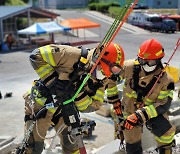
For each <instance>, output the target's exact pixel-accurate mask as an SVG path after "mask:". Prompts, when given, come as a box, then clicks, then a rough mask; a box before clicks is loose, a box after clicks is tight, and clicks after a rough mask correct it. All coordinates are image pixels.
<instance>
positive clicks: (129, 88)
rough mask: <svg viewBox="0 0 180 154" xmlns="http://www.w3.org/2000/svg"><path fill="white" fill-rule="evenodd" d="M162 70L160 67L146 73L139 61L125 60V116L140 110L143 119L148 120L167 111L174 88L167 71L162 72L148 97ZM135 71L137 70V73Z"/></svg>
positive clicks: (123, 100) (123, 99)
mask: <svg viewBox="0 0 180 154" xmlns="http://www.w3.org/2000/svg"><path fill="white" fill-rule="evenodd" d="M135 67H136V68H135ZM137 69H139V70H137ZM161 70H162V69H160V68H159V69H157V70H156V71H154V72H152V73H149V74H148V75H146V73H145V71H144V70H143V68H141V66H140V64H139V63H138V61H136V60H128V61H126V62H125V64H124V70H123V73H122V78H124V79H125V83H124V88H123V98H122V108H123V111H124V113H123V115H124V116H125V117H127V116H128V115H130V114H132V113H134V112H135V111H138V112H139V113H140V115H141V116H142V119H143V121H144V122H146V121H147V120H149V119H151V118H155V117H157V116H158V115H163V114H166V113H167V111H168V110H169V107H170V104H171V100H172V99H173V90H174V82H173V79H172V78H171V77H170V75H169V74H168V73H167V72H164V73H163V74H162V76H161V77H160V79H159V81H158V82H157V84H156V85H155V87H154V88H153V90H152V92H151V93H150V95H149V97H148V98H146V96H147V94H148V92H149V91H150V89H151V87H152V86H153V85H154V83H155V81H156V79H157V77H158V76H159V74H160V73H161ZM135 71H137V72H136V75H135ZM137 75H138V77H137ZM153 80H154V81H153ZM139 99H140V102H138V101H139ZM142 103H143V104H142ZM142 111H143V112H142Z"/></svg>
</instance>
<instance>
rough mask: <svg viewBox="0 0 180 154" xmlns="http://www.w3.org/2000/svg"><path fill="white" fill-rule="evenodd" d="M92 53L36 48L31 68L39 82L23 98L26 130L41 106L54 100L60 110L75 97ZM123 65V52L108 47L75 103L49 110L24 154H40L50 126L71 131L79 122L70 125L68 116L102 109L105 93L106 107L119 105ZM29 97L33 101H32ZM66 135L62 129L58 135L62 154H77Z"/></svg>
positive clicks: (66, 49) (88, 51) (89, 64)
mask: <svg viewBox="0 0 180 154" xmlns="http://www.w3.org/2000/svg"><path fill="white" fill-rule="evenodd" d="M94 50H95V49H91V50H86V49H83V48H77V47H71V46H66V45H54V44H51V45H47V46H43V47H40V48H37V49H35V50H34V51H33V52H32V53H31V55H30V61H31V64H32V66H33V68H34V70H35V71H36V73H37V74H38V75H39V77H40V79H39V80H37V81H35V85H34V86H33V88H32V90H31V91H32V92H31V94H30V93H26V94H25V95H24V98H25V128H26V130H27V129H28V126H29V124H30V123H31V118H32V117H33V116H32V114H33V113H36V112H37V111H38V110H39V109H40V108H41V107H42V106H43V105H44V104H46V103H49V102H52V96H53V98H54V96H55V100H56V101H57V102H59V104H60V105H61V106H62V104H61V103H62V102H64V101H65V100H68V99H70V98H71V97H72V96H73V95H74V94H75V92H76V90H77V89H78V87H79V85H81V82H82V81H83V78H84V76H86V73H88V72H89V71H90V69H91V68H92V66H93V52H94ZM123 63H124V51H123V49H122V48H121V47H120V46H119V45H118V44H115V43H111V44H110V45H109V46H108V48H107V49H106V51H105V54H104V55H103V57H102V60H101V61H100V62H99V64H98V65H97V67H96V69H95V71H94V72H93V74H92V76H91V78H90V79H89V80H88V81H87V83H86V84H85V86H84V87H83V89H82V90H81V92H80V93H79V95H78V96H77V98H76V99H75V101H74V102H72V103H69V104H70V105H71V106H68V105H67V106H66V105H64V106H65V107H64V106H63V107H62V109H61V110H59V108H58V107H57V108H50V109H48V110H47V112H46V113H44V114H43V115H42V116H41V117H40V118H39V119H38V120H37V121H36V126H35V127H34V129H33V132H32V135H31V137H30V139H29V141H28V142H29V143H28V147H27V149H26V154H40V153H41V152H42V151H43V147H44V138H45V136H46V132H47V130H48V128H49V127H50V125H51V124H52V123H53V126H54V128H55V130H56V131H57V130H58V129H59V128H60V127H61V126H62V125H64V124H65V125H67V126H71V127H72V128H75V127H77V126H79V125H80V121H79V119H78V118H77V117H75V118H76V119H75V120H76V122H75V123H69V121H68V113H69V112H70V113H72V114H74V115H76V114H77V113H78V112H79V111H80V112H92V111H95V110H98V109H99V108H100V106H101V105H103V101H104V91H105V89H106V90H107V94H108V98H109V103H112V104H116V103H117V104H118V103H119V102H120V101H119V98H118V90H117V86H116V85H117V83H116V77H117V76H119V74H120V72H121V66H122V65H123ZM77 69H79V70H78V72H76V70H77ZM74 74H76V75H74ZM69 85H70V86H69ZM32 95H33V99H31V96H32ZM67 107H68V108H67ZM67 133H68V130H67V128H65V129H64V130H63V131H62V132H61V133H60V134H59V137H60V140H61V145H62V150H63V153H65V154H70V153H76V154H78V153H79V149H78V146H77V144H76V143H75V144H72V142H70V141H69V139H68V135H67Z"/></svg>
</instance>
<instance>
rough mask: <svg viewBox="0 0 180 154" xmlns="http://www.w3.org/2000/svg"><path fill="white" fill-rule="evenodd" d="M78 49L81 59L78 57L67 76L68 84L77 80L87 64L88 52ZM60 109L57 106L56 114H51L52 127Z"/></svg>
mask: <svg viewBox="0 0 180 154" xmlns="http://www.w3.org/2000/svg"><path fill="white" fill-rule="evenodd" d="M80 48H81V57H80V59H79V61H78V62H77V63H75V64H74V65H73V68H74V71H73V72H72V73H71V74H70V75H69V78H70V83H73V82H75V81H76V80H77V79H78V74H79V72H81V71H83V70H84V66H85V65H86V64H87V62H88V59H87V55H88V50H87V49H85V48H83V47H80ZM70 85H71V84H68V85H67V86H66V89H68V87H69V86H70ZM61 107H62V106H58V108H57V110H56V112H55V113H54V114H53V117H52V120H51V121H52V122H53V123H54V126H55V125H56V124H57V123H58V119H59V118H60V117H61V116H62V115H61V114H60V110H61Z"/></svg>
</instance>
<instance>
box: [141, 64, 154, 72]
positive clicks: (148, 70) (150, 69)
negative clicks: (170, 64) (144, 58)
mask: <svg viewBox="0 0 180 154" xmlns="http://www.w3.org/2000/svg"><path fill="white" fill-rule="evenodd" d="M156 66H157V65H154V66H151V67H150V66H148V65H147V64H146V65H142V67H143V69H144V71H145V72H152V71H154V70H155V69H156Z"/></svg>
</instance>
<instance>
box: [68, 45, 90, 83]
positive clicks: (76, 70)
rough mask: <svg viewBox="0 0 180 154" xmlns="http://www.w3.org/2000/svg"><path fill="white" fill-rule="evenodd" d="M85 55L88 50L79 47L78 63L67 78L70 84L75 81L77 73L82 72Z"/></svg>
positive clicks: (85, 59)
mask: <svg viewBox="0 0 180 154" xmlns="http://www.w3.org/2000/svg"><path fill="white" fill-rule="evenodd" d="M87 55H88V50H87V49H86V48H83V47H81V57H80V59H79V61H78V64H75V65H74V71H73V72H72V73H71V74H70V75H69V78H70V80H71V81H72V82H73V81H75V80H76V78H77V76H78V73H79V72H80V71H83V69H84V66H85V65H86V64H87V62H88V60H87Z"/></svg>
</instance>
